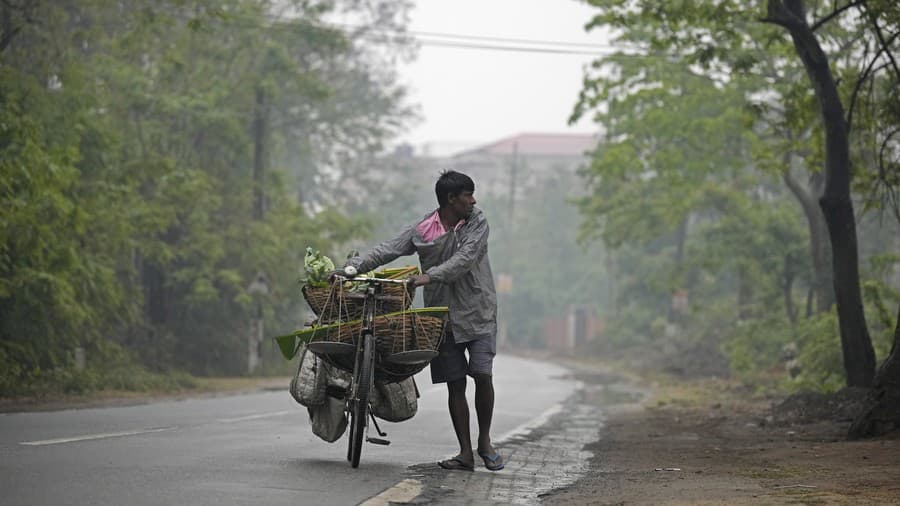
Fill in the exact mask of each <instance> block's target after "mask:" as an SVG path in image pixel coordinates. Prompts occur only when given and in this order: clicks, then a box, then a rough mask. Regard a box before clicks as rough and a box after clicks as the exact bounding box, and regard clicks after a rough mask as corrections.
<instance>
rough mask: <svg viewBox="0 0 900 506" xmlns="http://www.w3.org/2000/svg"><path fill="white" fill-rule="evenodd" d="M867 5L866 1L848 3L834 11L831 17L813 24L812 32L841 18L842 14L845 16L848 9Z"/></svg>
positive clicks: (858, 0)
mask: <svg viewBox="0 0 900 506" xmlns="http://www.w3.org/2000/svg"><path fill="white" fill-rule="evenodd" d="M865 3H866V0H857V1H855V2H850V3H848V4H847V5H844V6H843V7H839V8H837V9H835V10H834V11H832V12H831V14H829V15H827V16H825V17H824V18H822V19H820V20H818V21H816V22H815V23H813V25H812V28H811V30H812V31H816V30H818V29H819V27H821V26H822V25H824V24H825V23H828V22H829V21H831V20H832V19H834V18H836V17H838V16H840V15H841V14H843V13H844V11H846V10H847V9H852V8H853V7H856V6H858V5H863V4H865Z"/></svg>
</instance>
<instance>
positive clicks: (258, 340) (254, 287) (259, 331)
mask: <svg viewBox="0 0 900 506" xmlns="http://www.w3.org/2000/svg"><path fill="white" fill-rule="evenodd" d="M247 293H249V294H250V296H252V297H253V301H254V302H255V303H256V304H255V305H256V308H255V309H256V314H255V315H254V317H253V318H251V319H250V332H249V333H248V334H247V372H248V373H250V374H252V373H253V371H254V370H255V369H256V368H257V367H258V366H259V363H260V353H259V348H260V345H261V344H262V342H263V339H264V337H263V336H264V334H263V306H262V298H263V297H264V296H266V295H268V294H269V280H268V278H266V275H265V274H263V273H262V272H257V273H256V277H255V278H253V282H251V283H250V286H248V287H247Z"/></svg>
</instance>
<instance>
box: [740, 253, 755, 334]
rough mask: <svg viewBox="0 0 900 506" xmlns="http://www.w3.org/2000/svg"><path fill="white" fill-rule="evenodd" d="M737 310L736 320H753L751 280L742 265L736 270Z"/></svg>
mask: <svg viewBox="0 0 900 506" xmlns="http://www.w3.org/2000/svg"><path fill="white" fill-rule="evenodd" d="M737 281H738V290H737V310H738V320H740V321H745V320H750V319H752V318H753V313H754V311H753V279H752V278H751V276H750V275H749V273H748V272H747V268H746V267H745V266H743V265H740V266H738V270H737Z"/></svg>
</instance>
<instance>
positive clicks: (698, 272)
mask: <svg viewBox="0 0 900 506" xmlns="http://www.w3.org/2000/svg"><path fill="white" fill-rule="evenodd" d="M587 3H589V4H590V5H592V6H594V7H596V15H595V16H594V18H593V19H592V20H591V22H590V24H589V25H588V29H601V28H602V29H604V30H608V31H609V33H611V34H612V37H613V39H614V40H615V42H616V44H617V46H618V47H619V48H620V49H619V50H618V51H617V52H616V53H614V54H611V55H608V56H604V57H601V58H599V59H597V60H596V61H595V62H594V63H593V64H592V65H591V67H589V68H588V69H587V71H586V73H585V79H584V84H583V88H582V91H581V94H580V96H579V100H578V102H577V104H576V106H575V108H574V111H573V114H572V119H573V120H575V119H579V118H581V117H583V116H588V115H589V116H590V117H591V118H593V119H594V120H595V121H596V122H597V123H598V124H599V125H601V126H602V128H603V129H604V133H605V143H604V144H603V145H601V147H600V148H598V149H597V151H596V152H595V153H594V154H593V157H592V161H591V164H590V166H589V167H588V168H587V169H586V170H585V171H584V173H583V174H582V175H583V178H584V181H585V183H586V185H587V188H588V191H589V193H588V195H587V196H586V197H585V198H583V199H580V200H579V201H578V205H579V210H580V212H581V216H582V226H581V234H580V235H581V238H582V239H583V240H585V241H595V240H599V241H602V242H603V244H604V245H605V246H606V247H607V248H608V249H609V250H610V253H609V255H610V258H611V259H614V260H615V261H611V262H608V263H609V265H610V266H611V269H610V273H609V274H610V276H611V279H612V281H613V284H614V286H615V288H616V290H615V292H616V293H615V297H614V299H613V300H612V301H610V305H609V310H608V313H609V317H610V318H611V320H610V325H609V329H610V331H612V334H613V335H611V336H610V337H611V338H613V339H619V340H621V341H622V342H623V344H625V343H634V342H645V341H647V340H649V341H650V342H653V343H659V344H661V345H662V348H663V349H677V348H679V346H681V345H682V344H686V343H690V342H705V341H708V339H709V337H711V335H715V339H716V340H719V342H721V343H722V344H723V349H724V350H725V352H726V354H727V355H728V357H729V358H730V361H731V365H732V368H733V371H734V372H735V373H737V374H740V375H744V376H754V377H759V376H760V375H761V374H764V373H765V371H770V370H771V369H772V368H773V367H775V368H780V367H781V365H780V363H779V362H780V360H781V359H782V358H781V350H782V348H783V347H784V346H785V345H788V344H789V343H796V345H797V346H798V347H799V353H800V357H801V362H802V363H803V372H802V373H801V375H800V376H799V377H798V378H797V380H796V381H795V382H794V386H797V385H801V384H802V385H803V386H815V387H816V388H824V389H833V388H836V385H838V384H839V383H840V381H839V378H840V377H841V375H842V372H841V368H840V349H841V348H840V346H839V345H838V343H839V341H838V340H837V339H838V337H837V336H838V333H837V327H836V326H835V320H834V315H833V314H832V313H830V312H827V311H826V312H825V313H822V314H820V315H814V314H812V311H811V307H812V306H811V303H810V302H807V304H806V307H807V309H806V311H804V310H803V303H802V302H797V301H798V300H799V301H802V300H803V297H802V296H803V295H804V294H805V295H807V297H806V298H807V300H808V301H810V300H812V299H811V297H812V295H811V294H812V290H813V289H814V287H815V286H817V285H816V279H817V277H818V276H819V275H818V274H817V273H816V272H815V271H814V269H816V268H819V267H817V266H816V264H815V262H814V261H813V258H812V257H811V255H809V252H810V251H811V250H813V249H814V248H815V244H814V243H812V245H810V244H811V241H812V237H811V233H812V232H811V231H812V230H813V229H814V227H815V226H816V224H815V223H814V221H813V220H812V219H811V218H810V217H809V216H806V217H805V218H806V220H805V221H806V222H807V223H806V226H804V215H803V214H801V213H800V210H801V207H799V206H797V205H796V204H794V203H792V202H791V200H792V199H791V194H793V195H795V196H797V198H800V195H798V191H800V190H798V188H799V187H800V186H802V185H800V184H797V183H795V182H794V184H793V186H791V188H790V189H791V193H788V192H787V191H785V190H786V189H787V188H785V187H784V186H782V184H781V180H783V181H785V182H789V181H791V180H794V179H799V178H798V177H797V175H796V174H792V168H793V169H794V170H795V171H796V170H798V169H806V171H807V177H808V179H810V181H811V183H810V185H809V186H810V187H809V188H808V189H806V193H808V197H807V198H808V199H809V200H810V201H812V202H815V200H816V199H817V197H818V194H817V192H818V191H820V189H819V188H818V187H817V185H818V184H819V183H817V182H816V181H818V180H820V179H821V178H820V176H819V175H818V174H819V172H820V171H821V167H822V166H823V161H824V158H825V156H824V153H825V151H824V143H823V141H822V139H823V135H822V123H821V120H820V119H819V114H818V106H817V104H816V103H815V99H816V97H815V95H814V93H813V90H812V88H811V87H810V85H809V81H808V78H807V76H806V73H805V70H804V69H803V67H802V65H801V63H800V61H799V59H798V58H797V55H796V50H795V49H794V47H793V44H792V41H791V40H790V39H789V38H788V37H787V36H786V33H785V32H783V31H782V30H781V29H780V28H778V27H774V26H772V25H769V24H766V23H762V22H761V20H762V18H764V17H765V16H766V14H767V12H766V7H767V5H771V4H776V3H780V2H774V1H766V2H764V1H762V0H758V1H753V2H738V1H736V0H725V1H721V2H681V1H662V2H644V1H633V0H591V1H588V2H587ZM805 5H806V7H807V8H808V11H809V14H810V16H811V18H812V19H813V20H822V21H823V22H822V23H821V24H820V25H817V26H816V28H817V32H816V36H817V37H820V38H821V40H822V41H823V44H824V45H825V46H826V47H827V48H828V52H829V57H830V58H831V62H832V65H833V67H834V69H835V72H836V74H837V76H838V77H839V78H840V79H839V83H840V93H841V96H842V99H843V100H845V101H846V102H845V103H847V104H853V105H852V106H851V108H850V110H851V115H852V114H854V112H853V111H855V115H853V116H852V121H853V135H854V137H853V141H854V142H853V146H852V151H853V152H852V156H853V157H854V163H855V164H856V166H857V167H860V169H859V170H858V171H857V174H856V181H855V187H854V188H855V189H856V191H857V192H858V194H859V195H866V199H865V200H864V202H865V203H866V208H882V209H889V208H890V207H889V206H888V205H887V204H889V202H890V199H891V196H892V195H895V193H892V191H894V190H892V189H891V188H896V184H895V183H896V182H895V175H896V173H897V172H896V171H897V166H896V150H893V148H892V147H891V146H892V144H891V142H893V141H892V140H891V141H889V140H887V139H886V137H889V136H890V135H891V134H885V132H893V131H894V129H895V128H896V126H897V125H898V124H900V123H898V122H897V121H896V117H892V116H891V113H888V112H885V111H892V110H894V109H895V107H893V104H894V102H895V101H896V96H897V95H896V93H895V91H894V90H896V89H898V86H897V82H900V73H898V72H896V70H897V69H896V68H892V67H896V65H891V64H890V55H889V54H888V53H889V52H890V51H881V52H878V49H877V48H878V47H879V39H878V38H877V34H876V33H875V32H877V31H878V27H879V26H880V27H882V28H883V34H882V35H884V34H887V35H886V36H887V37H893V39H891V40H896V36H895V35H894V34H895V32H896V30H895V28H896V26H897V25H896V23H897V20H898V19H900V18H898V13H900V11H898V9H897V6H896V4H895V3H894V4H892V3H890V2H881V1H879V2H860V3H852V2H850V3H847V6H846V9H845V10H846V12H845V10H841V11H839V12H837V13H835V16H833V17H827V18H826V16H828V15H829V14H830V13H831V12H832V10H834V9H836V8H839V7H841V6H840V5H834V4H833V3H831V2H808V3H806V4H805ZM850 11H854V12H850ZM887 27H890V28H887ZM876 147H877V148H878V149H879V155H880V156H876V154H875V152H874V148H876ZM879 233H881V234H884V233H886V229H884V228H881V229H880V231H879V229H878V228H868V229H866V230H863V231H862V232H861V234H862V235H861V242H862V243H864V244H871V245H876V244H877V245H879V246H881V247H882V249H880V251H876V252H868V253H866V255H876V256H875V257H873V258H876V259H877V258H878V257H877V255H878V254H879V253H884V249H883V248H885V247H886V248H896V247H897V244H895V242H894V241H887V242H884V241H881V242H879V241H878V239H877V237H878V234H879ZM895 261H896V259H893V260H891V261H888V262H886V263H885V264H884V265H887V266H893V265H894V264H895ZM829 267H830V266H829ZM876 270H877V269H873V271H876ZM867 276H868V278H867V279H870V281H866V282H865V284H864V290H865V295H866V305H867V306H871V307H874V308H876V310H877V311H878V315H879V318H878V322H877V324H876V325H877V327H878V332H879V335H881V334H884V335H886V336H887V335H889V332H885V329H886V328H887V327H886V326H885V325H886V324H887V323H888V322H889V321H890V320H891V317H890V316H889V315H890V311H888V310H887V308H888V307H890V303H888V304H885V303H884V300H883V299H884V298H885V296H887V297H888V298H890V299H893V297H894V296H893V295H888V294H891V290H895V289H896V287H893V285H891V284H890V281H889V280H888V276H886V275H885V274H884V272H883V271H882V273H881V274H877V273H874V272H873V273H870V274H867ZM675 291H681V292H684V293H686V294H689V297H690V307H689V309H688V310H687V311H684V310H678V311H676V310H674V309H673V307H671V306H670V295H671V294H672V293H674V292H675ZM879 301H881V302H879ZM664 329H669V332H664ZM673 329H674V332H673ZM878 351H879V353H884V352H885V351H886V348H885V346H884V343H881V344H879V345H878ZM835 357H837V359H835ZM836 378H838V379H836Z"/></svg>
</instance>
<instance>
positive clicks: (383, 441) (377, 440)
mask: <svg viewBox="0 0 900 506" xmlns="http://www.w3.org/2000/svg"><path fill="white" fill-rule="evenodd" d="M366 441H368V442H370V443H374V444H377V445H382V446H387V445H389V444H391V442H390V441H388V440H387V439H381V438H377V437H367V438H366Z"/></svg>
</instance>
